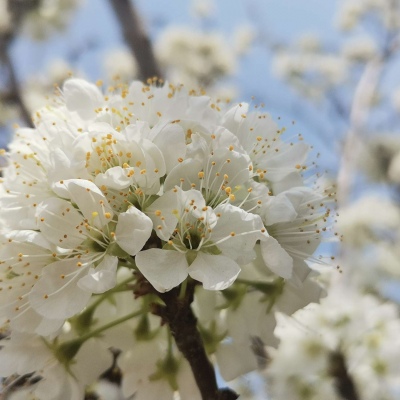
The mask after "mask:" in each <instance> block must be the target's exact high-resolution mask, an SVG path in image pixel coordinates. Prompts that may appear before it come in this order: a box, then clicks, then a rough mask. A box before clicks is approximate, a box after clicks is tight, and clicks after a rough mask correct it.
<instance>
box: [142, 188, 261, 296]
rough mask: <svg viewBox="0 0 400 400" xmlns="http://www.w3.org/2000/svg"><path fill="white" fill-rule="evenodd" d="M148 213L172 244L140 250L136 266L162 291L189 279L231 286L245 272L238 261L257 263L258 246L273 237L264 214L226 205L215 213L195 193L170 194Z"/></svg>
mask: <svg viewBox="0 0 400 400" xmlns="http://www.w3.org/2000/svg"><path fill="white" fill-rule="evenodd" d="M147 212H148V213H149V215H150V218H151V219H152V220H153V223H154V225H155V229H156V233H157V235H158V237H159V238H160V239H161V240H163V241H165V242H167V246H166V247H165V248H164V249H150V250H145V251H142V252H140V253H139V254H138V255H137V257H136V262H137V265H138V268H139V269H140V271H141V272H142V273H143V275H144V276H145V277H146V278H147V279H148V280H149V281H150V282H151V283H152V284H153V286H154V287H155V288H156V289H157V290H158V291H160V292H164V291H168V290H171V289H172V288H173V287H175V286H177V285H179V284H180V283H182V282H183V281H184V280H185V279H186V278H187V276H188V275H190V276H191V277H192V278H193V279H196V280H198V281H200V282H202V284H203V287H204V288H205V289H210V290H223V289H225V288H227V287H228V286H230V285H231V284H232V283H233V282H234V280H235V278H236V277H237V275H238V274H239V272H240V266H239V264H238V261H239V262H241V261H242V263H243V260H245V261H247V260H248V259H249V258H250V259H251V258H252V257H253V251H252V248H253V247H254V244H255V242H256V241H257V240H263V239H264V238H265V237H266V236H267V233H266V230H265V228H264V225H263V224H262V221H261V218H260V217H259V216H257V215H254V214H251V213H247V212H245V211H243V210H241V209H240V208H237V207H235V206H232V205H230V204H226V203H221V204H219V205H218V206H217V207H215V209H213V208H211V207H210V206H207V205H206V202H205V199H204V198H203V196H202V194H201V192H199V191H197V190H194V189H192V190H189V191H183V190H182V189H180V188H178V187H177V188H175V189H173V190H171V191H169V192H166V193H165V194H164V195H163V196H161V197H160V198H159V199H157V200H156V201H155V202H154V203H153V204H152V205H151V207H149V208H148V209H147Z"/></svg>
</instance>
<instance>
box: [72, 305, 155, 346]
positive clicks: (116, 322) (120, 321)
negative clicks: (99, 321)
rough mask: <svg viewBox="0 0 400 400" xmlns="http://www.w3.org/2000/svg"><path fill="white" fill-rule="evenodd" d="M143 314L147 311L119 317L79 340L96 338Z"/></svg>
mask: <svg viewBox="0 0 400 400" xmlns="http://www.w3.org/2000/svg"><path fill="white" fill-rule="evenodd" d="M145 312H147V311H143V310H139V311H135V312H133V313H130V314H128V315H125V316H124V317H121V318H118V319H116V320H114V321H111V322H109V323H108V324H106V325H103V326H100V327H99V328H97V329H95V330H94V331H91V332H88V333H86V334H84V335H82V336H81V337H80V338H79V339H80V340H82V342H84V341H86V340H88V339H90V338H92V337H94V336H98V335H99V334H100V333H102V332H104V331H106V330H107V329H110V328H114V326H117V325H119V324H122V323H123V322H125V321H128V319H131V318H135V317H138V316H139V315H142V314H143V313H145Z"/></svg>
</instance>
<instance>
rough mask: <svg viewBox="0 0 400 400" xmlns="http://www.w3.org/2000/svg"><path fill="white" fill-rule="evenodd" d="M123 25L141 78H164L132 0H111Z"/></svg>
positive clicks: (126, 40) (124, 33)
mask: <svg viewBox="0 0 400 400" xmlns="http://www.w3.org/2000/svg"><path fill="white" fill-rule="evenodd" d="M109 1H110V4H111V7H112V8H113V10H114V12H115V15H116V16H117V19H118V21H119V23H120V25H121V28H122V33H123V35H124V39H125V42H126V44H127V45H128V47H129V49H130V50H131V52H132V55H133V56H134V58H135V59H136V61H137V64H138V66H139V71H140V72H139V73H140V79H141V80H142V81H144V82H146V81H147V79H149V78H154V77H157V78H162V74H161V70H160V68H159V66H158V64H157V61H156V58H155V56H154V53H153V49H152V46H151V41H150V39H149V37H148V36H147V34H146V32H145V30H144V28H143V26H142V23H141V20H140V16H139V14H138V13H137V11H136V8H135V6H134V5H133V2H131V1H130V0H109Z"/></svg>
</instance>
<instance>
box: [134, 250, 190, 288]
mask: <svg viewBox="0 0 400 400" xmlns="http://www.w3.org/2000/svg"><path fill="white" fill-rule="evenodd" d="M136 265H137V267H138V268H139V270H140V272H141V273H142V274H143V275H144V277H145V278H146V279H147V280H148V281H149V282H150V283H151V284H152V285H153V286H154V288H155V289H156V290H158V291H159V292H168V291H169V290H171V289H172V288H174V287H176V286H178V285H179V284H181V283H182V282H183V281H184V280H185V279H186V277H187V276H188V268H187V267H188V264H187V261H186V257H185V255H184V254H181V253H179V252H177V251H174V250H161V249H150V250H145V251H141V252H140V253H138V254H137V256H136Z"/></svg>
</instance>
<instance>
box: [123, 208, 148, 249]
mask: <svg viewBox="0 0 400 400" xmlns="http://www.w3.org/2000/svg"><path fill="white" fill-rule="evenodd" d="M152 229H153V222H152V221H151V219H150V218H149V217H148V216H147V215H145V214H144V213H142V212H141V211H140V210H138V209H137V208H136V207H130V208H129V209H128V210H127V211H126V212H124V213H122V214H120V215H119V217H118V224H117V228H116V230H115V240H116V241H117V243H118V245H119V246H120V247H121V249H122V250H125V251H126V252H127V253H128V254H130V255H132V256H134V255H136V254H137V253H138V252H139V251H140V250H141V249H142V248H143V246H144V245H145V243H146V242H147V239H148V238H149V237H150V235H151V231H152Z"/></svg>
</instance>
